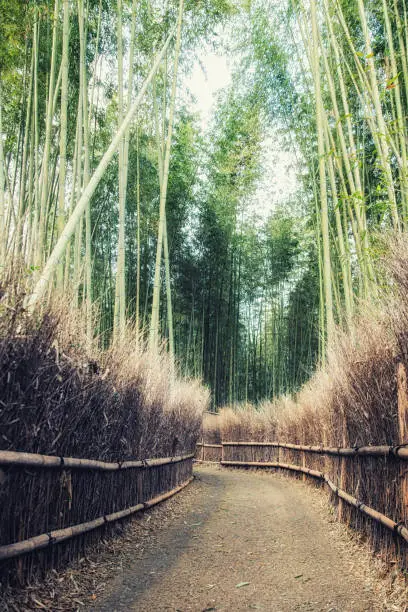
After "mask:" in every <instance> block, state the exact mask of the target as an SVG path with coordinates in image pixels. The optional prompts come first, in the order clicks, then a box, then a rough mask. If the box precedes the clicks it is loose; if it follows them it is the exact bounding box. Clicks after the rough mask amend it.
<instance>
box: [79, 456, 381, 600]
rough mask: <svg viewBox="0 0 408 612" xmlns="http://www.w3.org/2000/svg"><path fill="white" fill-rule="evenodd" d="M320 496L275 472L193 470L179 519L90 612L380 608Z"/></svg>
mask: <svg viewBox="0 0 408 612" xmlns="http://www.w3.org/2000/svg"><path fill="white" fill-rule="evenodd" d="M198 490H199V491H198ZM197 492H199V494H197ZM314 493H317V495H318V496H319V498H320V499H321V493H320V492H316V491H313V490H311V488H310V486H307V485H306V484H304V483H302V482H301V481H296V480H293V479H287V478H282V477H279V476H277V475H273V474H264V473H259V472H254V471H251V472H249V471H243V470H239V471H234V470H225V469H220V468H218V467H208V466H202V467H199V468H197V469H196V481H195V483H194V484H193V485H191V487H190V494H189V495H188V496H187V500H186V501H187V503H184V507H183V512H179V513H176V515H175V516H173V519H172V520H171V521H170V522H169V523H168V524H167V527H166V529H163V530H158V532H154V533H155V535H152V537H151V539H150V540H149V544H148V546H145V547H144V548H140V547H138V548H134V549H133V552H132V551H128V553H127V554H126V555H125V557H124V558H122V562H121V565H120V568H119V570H117V571H116V572H114V575H113V576H112V577H111V579H110V580H109V581H108V582H107V583H106V587H105V588H104V593H103V594H101V595H100V596H99V595H98V598H97V599H98V601H95V603H94V604H93V605H91V606H87V609H88V610H92V611H93V612H114V611H124V610H126V611H127V610H138V611H139V612H161V611H165V610H166V611H170V610H171V611H173V612H187V611H190V610H191V611H195V612H204V611H207V612H210V611H213V610H214V611H217V612H218V611H222V610H223V611H234V612H235V611H241V610H269V611H273V612H279V611H289V610H290V611H297V610H298V611H326V612H329V611H331V612H336V611H338V612H340V611H341V612H346V611H350V612H351V611H352V612H360V611H363V610H383V609H384V607H382V605H381V604H380V603H379V601H378V600H377V599H376V595H375V593H374V582H375V581H374V579H373V575H372V574H370V573H369V572H368V573H364V572H361V570H360V571H358V572H355V568H356V566H357V563H356V557H355V551H353V550H352V549H350V548H349V547H347V546H346V545H345V541H344V538H343V537H342V531H341V530H339V529H338V528H337V527H338V525H336V524H335V522H334V518H333V521H332V522H330V521H328V520H327V519H328V516H327V510H323V509H322V504H321V503H320V504H319V503H318V502H317V501H316V497H315V496H314ZM183 495H184V493H181V494H180V496H183ZM360 565H361V564H360Z"/></svg>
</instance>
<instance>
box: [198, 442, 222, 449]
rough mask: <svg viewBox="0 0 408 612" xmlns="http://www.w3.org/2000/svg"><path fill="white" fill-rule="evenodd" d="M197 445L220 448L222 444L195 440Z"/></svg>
mask: <svg viewBox="0 0 408 612" xmlns="http://www.w3.org/2000/svg"><path fill="white" fill-rule="evenodd" d="M197 446H204V447H205V448H222V447H223V445H222V444H204V443H203V442H197Z"/></svg>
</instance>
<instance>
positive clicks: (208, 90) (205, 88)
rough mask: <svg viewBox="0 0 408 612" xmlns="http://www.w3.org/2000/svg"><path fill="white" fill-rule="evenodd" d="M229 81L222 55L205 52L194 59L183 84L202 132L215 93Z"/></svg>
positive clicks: (213, 104) (225, 61)
mask: <svg viewBox="0 0 408 612" xmlns="http://www.w3.org/2000/svg"><path fill="white" fill-rule="evenodd" d="M230 83H231V68H230V66H229V62H228V60H227V58H226V57H225V56H224V55H218V54H217V53H214V52H208V53H205V55H203V56H202V57H201V58H200V61H196V63H195V65H194V67H193V69H192V70H191V73H190V75H189V76H188V77H187V78H186V81H185V86H186V87H187V88H188V90H189V91H190V92H191V93H192V95H193V96H194V98H195V102H190V108H191V110H192V111H193V112H198V113H199V115H200V119H201V126H202V129H203V131H204V132H206V131H207V130H208V127H209V124H210V122H211V117H212V115H213V113H214V110H215V104H216V95H217V93H218V92H219V91H220V90H221V89H225V88H227V87H228V86H229V85H230Z"/></svg>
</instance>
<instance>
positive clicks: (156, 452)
mask: <svg viewBox="0 0 408 612" xmlns="http://www.w3.org/2000/svg"><path fill="white" fill-rule="evenodd" d="M10 293H11V291H9V293H8V296H7V299H8V301H9V303H8V304H4V299H5V298H3V300H1V301H0V315H1V316H0V557H1V556H3V557H7V554H8V552H10V551H13V550H14V552H15V551H16V548H14V549H13V548H12V549H7V548H4V547H7V546H8V545H10V544H14V543H17V542H22V541H26V540H27V539H30V538H33V537H35V536H42V537H40V538H39V540H36V541H37V542H40V543H43V544H46V547H45V548H43V549H41V550H38V551H34V552H32V553H31V554H28V555H23V556H18V557H16V558H12V559H9V560H7V559H4V560H3V561H1V562H0V600H1V590H2V589H3V588H6V587H7V585H8V584H15V583H18V584H24V583H28V582H30V581H32V580H34V579H36V578H38V577H41V576H43V575H44V572H45V571H46V570H48V569H49V568H54V569H58V568H59V567H60V566H63V565H64V564H66V563H67V562H69V561H71V560H72V559H75V558H78V557H79V556H83V555H84V552H86V550H87V548H88V546H89V545H97V544H98V542H100V540H101V538H104V536H105V535H106V534H108V533H112V534H114V533H115V532H117V531H118V529H120V524H119V523H112V520H113V518H115V517H112V516H110V515H112V514H115V513H117V512H122V511H129V509H132V508H133V510H135V507H136V509H137V507H138V506H142V504H143V507H145V506H146V504H147V506H148V505H149V503H150V501H149V500H153V502H154V501H157V500H158V499H160V498H161V496H162V494H165V493H168V492H171V491H174V490H177V489H178V487H180V486H182V485H183V484H184V483H186V482H188V481H189V479H190V478H191V474H192V452H194V449H195V444H196V442H197V440H198V436H199V433H200V427H201V420H202V413H203V410H205V409H206V408H207V406H208V392H207V391H206V390H205V389H203V387H201V385H200V384H199V383H198V382H196V381H193V380H191V381H185V380H182V379H178V378H174V376H172V368H171V364H170V363H169V361H168V359H167V357H166V355H165V354H162V355H157V354H155V355H152V354H149V353H148V351H147V350H146V347H145V346H144V344H143V342H142V341H141V339H140V338H139V337H138V336H137V334H136V333H135V332H134V333H133V332H132V330H129V331H128V333H127V335H126V343H123V342H122V343H118V344H116V345H115V346H114V347H113V348H112V349H110V350H109V351H105V352H99V353H98V351H94V352H93V353H92V354H91V356H90V355H89V353H88V352H87V350H85V349H84V348H83V346H82V344H81V339H82V338H83V337H84V334H83V329H82V328H81V325H82V321H83V319H82V317H80V316H74V317H73V316H72V315H71V314H70V313H69V312H65V311H64V310H63V309H62V310H61V309H57V310H55V309H54V310H52V311H51V310H50V311H49V312H47V313H45V314H44V315H42V316H37V317H32V316H30V317H28V316H27V315H26V313H25V312H24V309H23V308H22V305H21V300H19V298H20V296H19V295H17V296H14V297H13V298H11V297H10ZM0 295H1V291H0ZM170 381H171V384H170ZM27 453H28V454H30V455H27ZM44 456H46V457H45V458H44ZM27 457H28V459H27ZM47 457H48V458H47ZM76 458H80V459H76ZM150 458H154V461H152V460H151V459H150ZM175 458H178V460H177V461H175ZM166 459H167V460H166ZM84 460H85V461H84ZM157 460H159V461H157ZM98 462H102V463H98ZM129 462H131V463H129ZM125 514H126V512H125ZM93 521H96V525H95V526H98V527H99V528H98V529H93V530H91V531H86V532H83V533H79V535H78V536H77V537H74V538H70V539H67V540H66V541H64V542H63V543H62V544H58V545H53V544H52V543H53V542H54V543H55V542H57V541H59V539H62V538H63V537H65V536H66V535H67V533H65V534H64V533H57V534H55V533H54V532H55V530H61V529H66V528H68V531H69V528H70V527H74V526H77V525H82V526H83V524H84V523H86V524H87V523H90V522H91V523H92V522H93ZM89 526H90V525H88V527H89ZM73 531H74V532H81V528H79V527H74V529H73ZM47 534H48V535H47ZM28 546H29V545H28ZM23 548H24V546H23ZM17 549H18V547H17ZM0 607H1V606H0Z"/></svg>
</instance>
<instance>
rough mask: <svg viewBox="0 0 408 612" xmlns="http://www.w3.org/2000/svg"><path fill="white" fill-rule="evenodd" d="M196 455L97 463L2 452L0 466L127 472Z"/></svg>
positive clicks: (85, 460) (87, 460)
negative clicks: (127, 470) (126, 470)
mask: <svg viewBox="0 0 408 612" xmlns="http://www.w3.org/2000/svg"><path fill="white" fill-rule="evenodd" d="M194 456H195V453H189V454H187V455H178V456H176V457H161V458H158V459H156V458H154V459H141V460H137V461H123V462H115V463H109V462H106V461H97V460H96V459H79V458H76V457H54V456H52V455H37V454H34V453H20V452H16V451H0V465H13V466H18V465H24V466H29V467H40V468H61V469H72V468H75V469H88V470H102V471H109V472H112V471H116V470H125V469H129V468H150V467H157V466H160V465H167V464H169V463H179V462H180V461H185V460H187V459H192V458H193V457H194Z"/></svg>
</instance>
